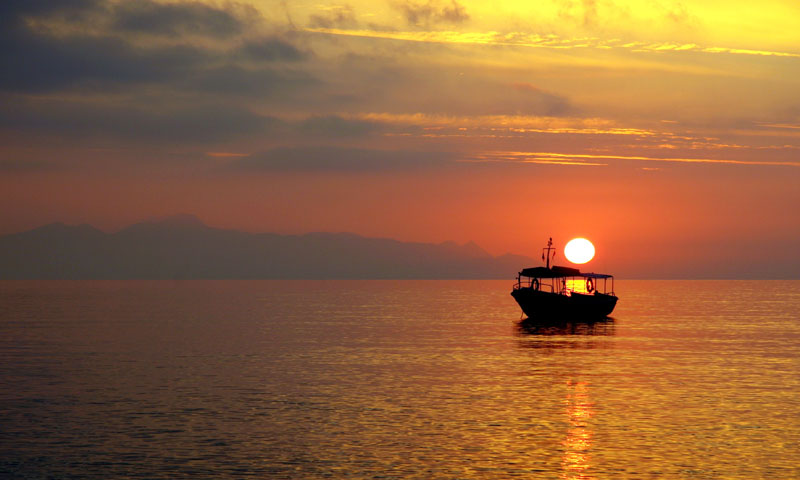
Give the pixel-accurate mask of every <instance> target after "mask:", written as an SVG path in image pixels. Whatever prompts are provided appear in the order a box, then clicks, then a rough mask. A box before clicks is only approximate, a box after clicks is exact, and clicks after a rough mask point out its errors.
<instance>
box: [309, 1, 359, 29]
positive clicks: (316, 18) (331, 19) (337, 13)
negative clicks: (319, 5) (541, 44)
mask: <svg viewBox="0 0 800 480" xmlns="http://www.w3.org/2000/svg"><path fill="white" fill-rule="evenodd" d="M308 24H309V26H310V27H312V28H354V27H356V26H358V20H356V14H355V10H353V7H352V6H350V5H335V6H332V7H328V8H327V10H326V11H325V12H324V13H321V14H312V15H311V16H309V21H308Z"/></svg>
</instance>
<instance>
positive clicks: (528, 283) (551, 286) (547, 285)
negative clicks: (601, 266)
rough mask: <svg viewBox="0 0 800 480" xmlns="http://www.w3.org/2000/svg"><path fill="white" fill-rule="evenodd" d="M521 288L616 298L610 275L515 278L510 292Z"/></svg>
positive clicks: (561, 293) (562, 293) (612, 279)
mask: <svg viewBox="0 0 800 480" xmlns="http://www.w3.org/2000/svg"><path fill="white" fill-rule="evenodd" d="M608 280H611V282H610V283H611V285H610V286H611V289H610V290H609V288H608V287H609V282H608ZM590 281H591V289H590V288H589V282H590ZM601 281H602V283H601ZM601 284H602V287H601ZM522 288H530V289H533V290H538V291H543V292H551V293H558V294H560V295H571V294H572V293H573V292H575V293H581V294H584V295H613V296H616V294H615V293H614V277H613V276H611V275H603V276H583V275H579V276H574V277H556V278H538V277H522V276H517V282H516V283H515V284H513V286H512V290H520V289H522Z"/></svg>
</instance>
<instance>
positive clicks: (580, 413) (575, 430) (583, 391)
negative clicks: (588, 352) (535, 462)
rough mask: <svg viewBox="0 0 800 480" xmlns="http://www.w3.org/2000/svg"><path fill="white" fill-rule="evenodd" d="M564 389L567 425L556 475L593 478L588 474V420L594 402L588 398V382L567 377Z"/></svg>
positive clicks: (575, 479)
mask: <svg viewBox="0 0 800 480" xmlns="http://www.w3.org/2000/svg"><path fill="white" fill-rule="evenodd" d="M567 389H568V390H567V397H566V400H565V404H566V414H567V419H568V422H569V427H568V428H567V437H566V438H565V439H564V441H563V442H562V445H563V446H564V455H563V457H562V459H561V467H562V472H561V475H560V476H559V477H560V478H562V479H565V480H592V479H594V477H593V476H592V475H591V474H589V469H590V468H591V458H592V456H591V447H592V430H591V428H590V425H589V419H590V418H591V417H593V416H594V409H593V407H594V404H593V403H592V402H591V400H590V398H589V384H588V382H575V381H572V380H569V381H568V382H567Z"/></svg>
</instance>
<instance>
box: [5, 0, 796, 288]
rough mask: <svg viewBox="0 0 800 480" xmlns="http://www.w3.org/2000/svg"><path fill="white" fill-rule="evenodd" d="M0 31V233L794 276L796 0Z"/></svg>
mask: <svg viewBox="0 0 800 480" xmlns="http://www.w3.org/2000/svg"><path fill="white" fill-rule="evenodd" d="M756 7H757V8H756ZM0 32H2V33H0V38H2V43H3V45H4V47H5V48H3V49H2V53H0V71H2V72H3V75H2V76H0V202H2V205H3V208H2V209H0V233H10V232H15V231H20V230H24V229H28V228H32V227H35V226H39V225H42V224H45V223H48V222H52V221H64V222H66V223H91V224H93V225H96V226H98V227H100V228H103V229H106V230H113V229H116V228H120V227H122V226H125V225H127V224H130V223H133V222H135V221H139V220H142V219H144V218H148V217H153V216H161V215H168V214H174V213H180V212H187V213H194V214H196V215H198V216H199V217H200V218H202V219H203V220H204V221H206V222H207V223H208V224H211V225H215V226H222V227H230V228H238V229H245V230H250V231H273V232H279V233H302V232H311V231H350V232H354V233H359V234H362V235H367V236H379V237H392V238H397V239H400V240H413V241H424V242H441V241H445V240H454V241H457V242H467V241H470V240H472V241H475V242H476V243H478V244H479V245H481V246H482V247H484V248H485V249H486V250H487V251H489V252H490V253H492V254H502V253H506V252H513V253H520V254H527V255H532V256H534V257H538V254H539V251H540V248H541V246H542V245H543V243H544V242H545V241H546V239H547V237H548V236H553V237H554V239H555V240H556V242H557V243H559V241H560V242H561V244H562V246H563V243H564V242H566V240H568V239H569V238H571V237H573V236H585V237H587V238H589V239H591V240H593V241H594V242H595V244H596V246H597V249H598V256H597V259H596V260H595V261H593V262H594V263H590V264H589V265H588V267H589V268H590V269H592V268H595V269H605V270H608V271H612V272H613V273H618V274H620V273H621V274H624V275H628V276H639V277H655V278H657V277H663V276H676V275H680V274H681V272H684V273H686V274H687V275H688V276H699V277H708V276H714V272H724V275H725V276H736V275H740V276H742V277H747V276H751V275H753V272H755V271H757V272H758V273H756V274H755V275H756V276H776V277H797V273H796V272H798V271H800V252H798V251H797V250H798V249H797V248H796V245H797V239H798V238H800V213H798V212H800V209H798V208H797V207H796V205H798V204H800V80H798V79H800V49H798V45H800V33H798V32H800V6H798V4H797V3H796V2H789V1H774V0H773V1H765V2H759V3H758V4H757V5H754V4H751V3H749V2H730V1H729V2H718V1H711V0H706V1H691V2H666V1H664V2H659V1H655V2H653V1H647V2H645V1H641V2H621V1H609V2H596V1H594V0H583V1H577V0H560V1H544V2H518V3H513V2H503V4H502V5H499V6H498V5H493V6H491V8H490V7H489V6H488V4H485V3H484V2H467V1H461V2H457V1H452V0H450V1H406V2H403V1H386V2H325V1H323V2H288V3H287V2H267V1H259V2H255V1H254V2H242V3H213V2H208V3H200V2H156V1H143V2H114V1H100V0H72V1H69V2H61V4H60V5H57V6H48V5H44V4H42V5H39V4H38V2H8V3H6V4H4V5H3V6H2V7H0ZM11 45H13V46H14V47H13V48H12V47H11Z"/></svg>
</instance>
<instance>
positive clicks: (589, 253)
mask: <svg viewBox="0 0 800 480" xmlns="http://www.w3.org/2000/svg"><path fill="white" fill-rule="evenodd" d="M564 256H566V257H567V260H569V261H570V262H572V263H586V262H588V261H589V260H591V259H593V258H594V245H592V242H590V241H589V240H586V239H585V238H573V239H572V240H570V241H569V242H567V246H566V247H564Z"/></svg>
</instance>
